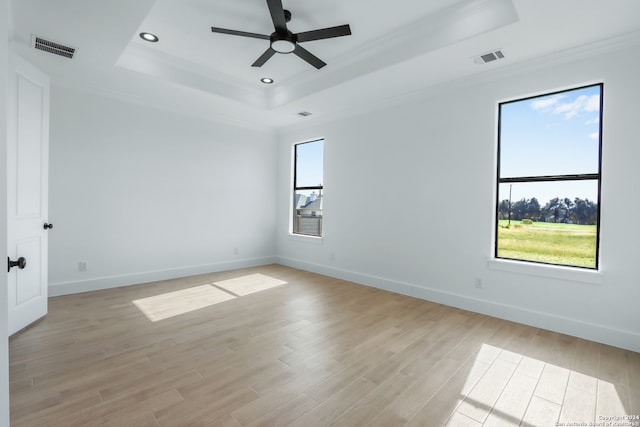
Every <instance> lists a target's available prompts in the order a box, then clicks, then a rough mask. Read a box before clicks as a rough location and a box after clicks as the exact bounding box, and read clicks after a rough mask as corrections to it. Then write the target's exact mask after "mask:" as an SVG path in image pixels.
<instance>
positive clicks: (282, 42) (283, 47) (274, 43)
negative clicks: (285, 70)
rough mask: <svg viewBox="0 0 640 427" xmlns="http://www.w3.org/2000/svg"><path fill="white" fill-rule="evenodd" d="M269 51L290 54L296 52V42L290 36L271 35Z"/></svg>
mask: <svg viewBox="0 0 640 427" xmlns="http://www.w3.org/2000/svg"><path fill="white" fill-rule="evenodd" d="M271 49H273V50H275V51H276V52H278V53H291V52H293V51H294V50H296V40H295V39H294V38H293V35H292V34H287V35H280V34H278V33H274V34H272V35H271Z"/></svg>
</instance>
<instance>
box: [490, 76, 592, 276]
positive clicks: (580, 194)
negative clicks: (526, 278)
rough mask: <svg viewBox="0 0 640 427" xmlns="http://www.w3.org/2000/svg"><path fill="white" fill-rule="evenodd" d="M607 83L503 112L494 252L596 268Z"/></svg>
mask: <svg viewBox="0 0 640 427" xmlns="http://www.w3.org/2000/svg"><path fill="white" fill-rule="evenodd" d="M602 95H603V85H602V84H597V85H592V86H586V87H580V88H576V89H571V90H566V91H562V92H555V93H550V94H546V95H541V96H536V97H531V98H525V99H519V100H515V101H510V102H504V103H501V104H500V105H499V111H498V182H497V187H498V188H497V194H498V197H497V200H496V236H495V241H496V246H495V257H496V258H506V259H514V260H520V261H531V262H537V263H544V264H555V265H564V266H572V267H583V268H591V269H597V268H598V246H599V240H600V239H599V238H600V233H599V224H600V180H601V175H600V172H601V151H602V150H601V147H602V105H603V104H602V102H603V101H602Z"/></svg>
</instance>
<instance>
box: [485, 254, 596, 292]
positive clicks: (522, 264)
mask: <svg viewBox="0 0 640 427" xmlns="http://www.w3.org/2000/svg"><path fill="white" fill-rule="evenodd" d="M601 261H602V260H601ZM487 264H488V267H489V270H494V271H503V272H507V273H515V274H524V275H528V276H538V277H546V278H549V279H558V280H568V281H572V282H581V283H588V284H592V285H602V284H603V283H604V275H603V273H602V270H591V269H586V268H584V269H583V268H579V267H567V266H561V265H552V264H540V263H534V262H527V261H516V260H510V259H503V258H490V259H489V260H488V261H487Z"/></svg>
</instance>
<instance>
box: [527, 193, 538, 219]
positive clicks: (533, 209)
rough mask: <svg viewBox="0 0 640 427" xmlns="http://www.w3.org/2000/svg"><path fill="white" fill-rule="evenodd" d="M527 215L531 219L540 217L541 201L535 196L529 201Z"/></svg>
mask: <svg viewBox="0 0 640 427" xmlns="http://www.w3.org/2000/svg"><path fill="white" fill-rule="evenodd" d="M525 216H526V217H527V218H529V219H532V220H534V221H537V220H538V218H540V202H538V199H536V198H535V197H532V198H531V200H529V201H527V208H526V214H525Z"/></svg>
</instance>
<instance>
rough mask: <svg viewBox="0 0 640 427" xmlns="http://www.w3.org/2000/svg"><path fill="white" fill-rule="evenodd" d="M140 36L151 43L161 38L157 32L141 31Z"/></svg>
mask: <svg viewBox="0 0 640 427" xmlns="http://www.w3.org/2000/svg"><path fill="white" fill-rule="evenodd" d="M140 38H141V39H142V40H144V41H148V42H151V43H155V42H157V41H158V40H160V39H159V38H158V36H156V35H155V34H151V33H140Z"/></svg>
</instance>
